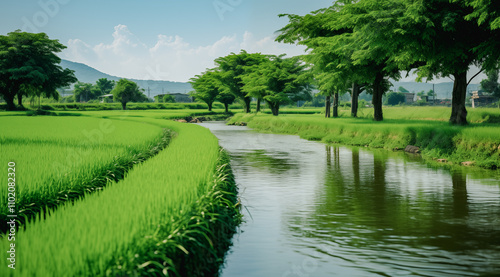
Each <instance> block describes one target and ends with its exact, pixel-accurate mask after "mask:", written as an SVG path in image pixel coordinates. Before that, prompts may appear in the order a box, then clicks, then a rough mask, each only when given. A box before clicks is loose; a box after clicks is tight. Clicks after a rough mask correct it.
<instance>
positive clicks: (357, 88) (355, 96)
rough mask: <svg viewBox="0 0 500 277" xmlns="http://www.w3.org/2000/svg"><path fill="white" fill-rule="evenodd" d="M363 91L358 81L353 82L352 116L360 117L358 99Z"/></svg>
mask: <svg viewBox="0 0 500 277" xmlns="http://www.w3.org/2000/svg"><path fill="white" fill-rule="evenodd" d="M360 91H361V86H360V85H358V84H357V83H353V84H352V95H351V116H352V117H358V99H359V94H360Z"/></svg>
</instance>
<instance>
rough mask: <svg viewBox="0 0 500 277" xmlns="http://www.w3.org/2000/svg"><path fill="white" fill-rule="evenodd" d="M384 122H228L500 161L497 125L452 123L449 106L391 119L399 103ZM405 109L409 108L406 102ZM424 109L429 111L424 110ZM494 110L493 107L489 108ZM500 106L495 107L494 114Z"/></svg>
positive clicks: (306, 118) (264, 118)
mask: <svg viewBox="0 0 500 277" xmlns="http://www.w3.org/2000/svg"><path fill="white" fill-rule="evenodd" d="M392 109H394V110H395V111H398V113H394V114H393V115H392V116H389V115H391V114H392V113H389V112H388V118H386V121H385V122H377V123H374V122H372V121H371V120H369V119H367V118H362V119H350V118H339V119H335V120H331V119H326V118H322V117H321V116H318V115H300V116H298V115H284V116H281V117H277V118H276V117H270V116H269V115H262V114H261V115H249V116H246V115H243V114H237V115H235V116H234V117H233V118H232V119H231V121H230V123H233V122H246V123H248V126H249V127H251V128H254V129H257V130H259V131H265V132H274V133H285V134H297V135H300V136H301V137H302V138H305V139H310V140H320V141H323V142H327V143H340V144H348V145H356V146H370V147H376V148H385V149H396V148H397V149H404V148H405V147H406V146H407V145H416V146H418V147H420V148H421V151H422V155H423V157H424V158H426V159H436V158H439V159H441V158H444V159H448V160H450V161H451V162H453V163H455V164H460V163H461V162H464V161H475V162H476V165H477V166H480V167H484V168H493V169H494V168H499V167H500V144H499V141H498V137H500V131H499V128H498V127H497V125H493V126H477V127H456V126H451V125H449V124H448V123H447V122H446V114H447V113H449V109H446V110H445V109H440V108H437V109H436V108H411V110H413V109H415V111H414V112H415V116H416V118H421V117H422V116H432V115H433V114H432V113H431V112H432V111H433V109H434V110H436V112H435V113H434V115H438V113H439V114H442V121H437V120H434V121H430V120H426V121H422V120H408V119H397V120H395V119H390V118H397V117H400V116H406V115H407V114H406V113H405V112H402V110H403V109H402V108H390V109H388V111H392ZM405 109H406V110H408V108H405ZM426 111H428V113H427V114H424V113H425V112H426ZM492 111H493V110H492ZM498 113H499V112H498V111H497V112H496V114H498Z"/></svg>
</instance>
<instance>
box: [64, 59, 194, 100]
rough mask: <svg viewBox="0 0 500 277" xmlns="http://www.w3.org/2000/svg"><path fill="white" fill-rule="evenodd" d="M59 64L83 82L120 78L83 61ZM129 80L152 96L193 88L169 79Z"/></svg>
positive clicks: (185, 91)
mask: <svg viewBox="0 0 500 277" xmlns="http://www.w3.org/2000/svg"><path fill="white" fill-rule="evenodd" d="M61 66H62V67H63V68H69V69H71V70H74V71H75V76H76V78H78V81H80V82H84V83H95V82H96V81H97V80H99V79H100V78H107V79H109V80H114V81H118V80H120V79H121V78H120V77H116V76H112V75H109V74H106V73H103V72H101V71H99V70H97V69H95V68H92V67H90V66H88V65H86V64H83V63H76V62H71V61H67V60H62V61H61ZM129 80H131V81H134V82H136V83H137V84H138V85H139V87H141V88H143V89H144V90H145V94H146V95H148V88H149V97H151V98H152V97H154V96H155V95H158V94H162V93H167V92H168V93H188V92H190V91H191V90H193V88H192V87H191V84H189V83H182V82H170V81H153V80H137V79H129Z"/></svg>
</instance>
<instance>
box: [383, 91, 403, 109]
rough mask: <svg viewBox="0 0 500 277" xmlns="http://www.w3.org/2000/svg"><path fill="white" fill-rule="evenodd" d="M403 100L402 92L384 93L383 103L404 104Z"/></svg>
mask: <svg viewBox="0 0 500 277" xmlns="http://www.w3.org/2000/svg"><path fill="white" fill-rule="evenodd" d="M405 102H406V95H405V94H404V93H401V92H390V93H388V94H387V95H386V98H385V103H384V104H386V105H390V106H395V105H399V104H404V103H405Z"/></svg>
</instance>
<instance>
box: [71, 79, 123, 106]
mask: <svg viewBox="0 0 500 277" xmlns="http://www.w3.org/2000/svg"><path fill="white" fill-rule="evenodd" d="M114 87H115V81H112V80H108V79H107V78H101V79H99V80H97V81H96V83H95V84H90V83H82V82H78V83H76V84H75V87H74V90H73V95H74V97H75V101H76V102H82V101H90V100H95V99H98V98H99V96H102V95H106V94H110V93H111V91H112V90H113V88H114Z"/></svg>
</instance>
